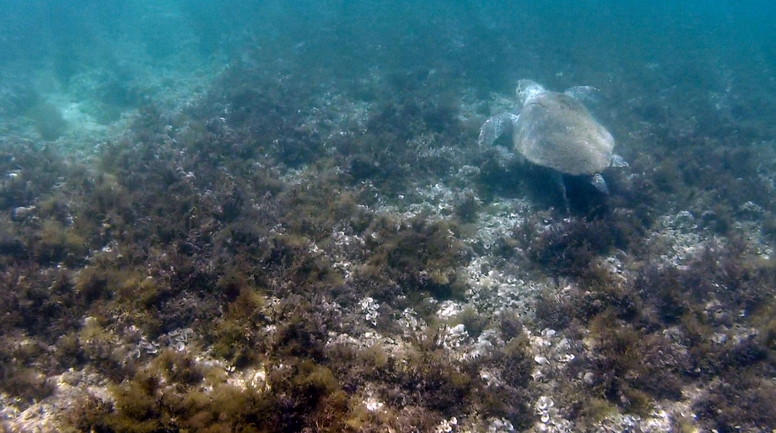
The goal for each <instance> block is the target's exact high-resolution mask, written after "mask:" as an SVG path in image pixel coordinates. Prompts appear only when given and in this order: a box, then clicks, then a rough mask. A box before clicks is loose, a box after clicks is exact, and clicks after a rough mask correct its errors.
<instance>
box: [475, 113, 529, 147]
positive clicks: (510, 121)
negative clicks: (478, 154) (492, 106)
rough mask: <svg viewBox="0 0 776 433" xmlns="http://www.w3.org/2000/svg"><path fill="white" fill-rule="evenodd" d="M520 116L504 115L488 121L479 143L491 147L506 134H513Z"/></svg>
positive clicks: (482, 130)
mask: <svg viewBox="0 0 776 433" xmlns="http://www.w3.org/2000/svg"><path fill="white" fill-rule="evenodd" d="M519 118H520V116H518V115H516V114H512V113H503V114H499V115H496V116H493V117H491V118H490V119H488V120H486V121H485V123H484V124H483V125H482V127H481V128H480V136H479V138H478V139H477V143H479V145H480V146H484V145H491V144H493V142H494V141H496V139H498V138H499V137H501V135H502V134H504V133H505V132H508V133H510V134H511V133H512V130H513V129H514V125H515V124H516V123H517V120H518V119H519Z"/></svg>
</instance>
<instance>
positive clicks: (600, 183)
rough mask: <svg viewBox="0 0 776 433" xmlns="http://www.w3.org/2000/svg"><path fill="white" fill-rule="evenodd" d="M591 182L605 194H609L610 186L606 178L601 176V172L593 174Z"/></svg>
mask: <svg viewBox="0 0 776 433" xmlns="http://www.w3.org/2000/svg"><path fill="white" fill-rule="evenodd" d="M590 183H592V184H593V186H594V187H595V188H596V189H597V190H599V191H601V192H602V193H604V194H607V195H608V194H609V187H608V186H606V181H605V180H604V177H603V176H601V173H596V174H594V175H593V178H592V179H590Z"/></svg>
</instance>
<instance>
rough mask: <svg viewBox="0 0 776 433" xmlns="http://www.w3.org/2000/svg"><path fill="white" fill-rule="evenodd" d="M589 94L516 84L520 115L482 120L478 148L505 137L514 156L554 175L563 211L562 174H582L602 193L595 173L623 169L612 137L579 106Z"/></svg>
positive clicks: (590, 90)
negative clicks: (545, 168) (615, 168)
mask: <svg viewBox="0 0 776 433" xmlns="http://www.w3.org/2000/svg"><path fill="white" fill-rule="evenodd" d="M595 91H596V89H594V88H592V87H588V86H581V87H572V88H570V89H568V90H566V91H565V92H564V93H558V92H552V91H549V90H546V89H545V88H544V87H542V86H541V85H540V84H538V83H536V82H534V81H531V80H520V81H518V84H517V99H518V101H519V104H520V106H519V107H518V108H519V109H520V114H519V115H516V114H512V113H503V114H499V115H496V116H493V117H491V118H490V119H488V120H487V121H486V122H485V124H483V125H482V128H481V129H480V136H479V140H478V141H479V144H480V145H481V146H482V145H486V144H492V143H493V142H494V141H496V139H497V138H498V137H499V136H501V135H502V134H503V133H505V132H511V133H512V142H513V146H514V151H515V152H517V153H518V154H520V156H522V157H523V158H525V159H527V160H528V161H530V162H532V163H534V164H537V165H541V166H543V167H549V168H551V169H553V170H554V171H555V173H556V175H557V176H556V178H557V179H558V181H559V183H560V187H561V190H562V191H563V198H564V201H565V202H566V207H567V208H568V200H567V198H566V188H565V186H564V184H563V178H562V175H563V174H570V175H588V176H590V177H591V183H592V184H593V185H594V186H595V187H596V188H597V189H598V190H599V191H601V192H603V193H605V194H608V193H609V189H608V188H607V186H606V182H605V181H604V178H603V176H601V172H602V171H603V170H604V169H606V168H608V167H627V166H628V164H627V163H626V162H625V160H623V159H622V158H621V157H620V156H618V155H615V154H614V153H613V149H614V138H612V135H611V134H610V133H609V131H607V130H606V128H604V127H603V126H601V124H600V123H598V122H597V121H596V120H595V119H593V116H591V115H590V112H589V111H588V110H587V108H585V106H584V105H582V103H581V102H580V101H581V100H583V99H587V98H589V97H591V96H592V95H593V94H594V92H595Z"/></svg>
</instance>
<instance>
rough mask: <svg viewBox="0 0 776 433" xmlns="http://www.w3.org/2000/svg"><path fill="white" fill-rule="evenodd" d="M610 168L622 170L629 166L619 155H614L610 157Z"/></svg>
mask: <svg viewBox="0 0 776 433" xmlns="http://www.w3.org/2000/svg"><path fill="white" fill-rule="evenodd" d="M612 167H617V168H622V167H630V166H629V165H628V162H627V161H625V160H624V159H623V158H622V157H621V156H620V155H617V154H614V155H612Z"/></svg>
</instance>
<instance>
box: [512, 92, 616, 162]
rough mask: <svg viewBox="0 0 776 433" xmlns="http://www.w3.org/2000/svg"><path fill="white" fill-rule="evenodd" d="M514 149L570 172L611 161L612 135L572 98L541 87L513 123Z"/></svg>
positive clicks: (533, 160)
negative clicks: (539, 91) (541, 90)
mask: <svg viewBox="0 0 776 433" xmlns="http://www.w3.org/2000/svg"><path fill="white" fill-rule="evenodd" d="M513 140H514V146H515V150H516V151H517V152H519V153H520V154H522V155H523V156H524V157H525V158H526V159H527V160H529V161H531V162H532V163H534V164H537V165H541V166H544V167H549V168H553V169H555V170H558V171H560V172H562V173H566V174H571V175H580V174H595V173H600V172H601V171H603V170H604V169H605V168H607V167H609V166H610V165H611V159H612V152H613V150H614V138H612V135H611V134H610V133H609V131H607V130H606V128H604V127H603V126H601V124H599V123H598V122H597V121H596V120H595V119H593V117H592V116H591V115H590V112H589V111H588V110H587V108H585V106H584V105H582V104H581V103H580V102H579V101H577V100H576V99H574V98H572V97H570V96H568V95H565V94H563V93H557V92H550V91H545V92H541V93H539V94H536V95H532V96H531V97H530V98H528V100H527V101H526V103H525V105H524V106H523V110H522V111H521V112H520V117H519V119H518V120H517V122H516V124H515V125H514V131H513Z"/></svg>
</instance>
